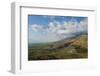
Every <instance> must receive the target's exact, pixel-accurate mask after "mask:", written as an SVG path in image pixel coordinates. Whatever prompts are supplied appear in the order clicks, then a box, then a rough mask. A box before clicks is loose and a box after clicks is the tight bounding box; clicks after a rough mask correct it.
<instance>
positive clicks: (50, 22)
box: [28, 15, 88, 43]
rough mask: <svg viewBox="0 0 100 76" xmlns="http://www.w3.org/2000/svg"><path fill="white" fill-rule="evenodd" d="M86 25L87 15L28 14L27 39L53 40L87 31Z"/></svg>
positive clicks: (31, 41) (38, 41) (36, 41)
mask: <svg viewBox="0 0 100 76" xmlns="http://www.w3.org/2000/svg"><path fill="white" fill-rule="evenodd" d="M87 27H88V18H87V17H78V16H50V15H28V36H29V37H28V41H29V43H48V42H55V41H59V40H62V39H65V38H71V37H74V36H76V35H77V34H79V33H84V32H87Z"/></svg>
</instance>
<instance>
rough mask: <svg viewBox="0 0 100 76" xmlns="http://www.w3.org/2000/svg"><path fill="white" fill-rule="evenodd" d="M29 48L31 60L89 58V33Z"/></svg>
mask: <svg viewBox="0 0 100 76" xmlns="http://www.w3.org/2000/svg"><path fill="white" fill-rule="evenodd" d="M28 50H29V51H28V59H29V60H49V59H73V58H87V56H88V50H87V35H82V36H79V37H77V38H75V39H70V40H62V41H59V42H55V43H51V44H42V45H35V46H34V47H31V48H29V49H28Z"/></svg>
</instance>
